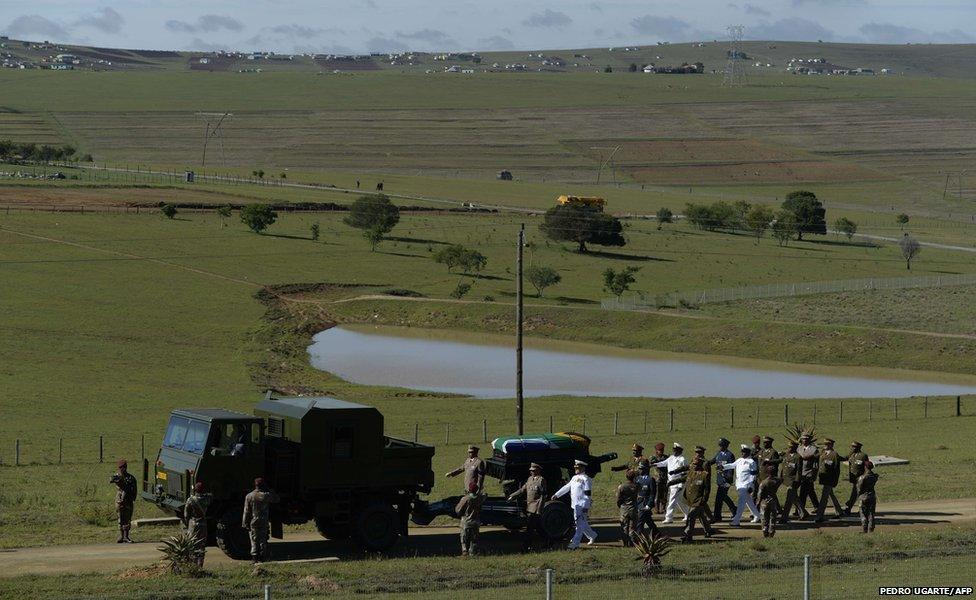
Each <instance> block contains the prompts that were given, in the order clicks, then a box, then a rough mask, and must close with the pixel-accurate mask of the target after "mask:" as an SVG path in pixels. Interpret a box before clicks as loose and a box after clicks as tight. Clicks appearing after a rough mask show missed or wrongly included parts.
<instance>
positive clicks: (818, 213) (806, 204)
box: [783, 190, 827, 240]
mask: <svg viewBox="0 0 976 600" xmlns="http://www.w3.org/2000/svg"><path fill="white" fill-rule="evenodd" d="M783 210H788V211H790V212H791V213H793V216H794V217H795V219H796V239H797V240H802V239H803V234H804V233H814V234H817V235H827V221H826V220H825V219H824V217H825V216H826V214H827V210H826V209H825V208H824V206H823V203H822V202H820V200H818V199H817V195H816V194H814V193H813V192H807V191H804V190H800V191H796V192H790V193H789V194H787V195H786V200H785V201H784V202H783Z"/></svg>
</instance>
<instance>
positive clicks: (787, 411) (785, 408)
mask: <svg viewBox="0 0 976 600" xmlns="http://www.w3.org/2000/svg"><path fill="white" fill-rule="evenodd" d="M783 424H784V425H789V424H790V405H789V404H784V405H783Z"/></svg>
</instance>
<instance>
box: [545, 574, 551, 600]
mask: <svg viewBox="0 0 976 600" xmlns="http://www.w3.org/2000/svg"><path fill="white" fill-rule="evenodd" d="M546 600H552V569H546Z"/></svg>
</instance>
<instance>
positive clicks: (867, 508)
mask: <svg viewBox="0 0 976 600" xmlns="http://www.w3.org/2000/svg"><path fill="white" fill-rule="evenodd" d="M877 483H878V476H877V474H875V472H874V463H872V462H871V461H870V460H865V461H864V473H863V474H862V475H861V476H860V477H858V478H857V499H858V501H859V502H860V503H861V530H862V531H863V532H864V533H867V532H869V531H874V511H875V509H877V508H878V496H877V495H876V494H875V493H874V488H875V486H876V485H877Z"/></svg>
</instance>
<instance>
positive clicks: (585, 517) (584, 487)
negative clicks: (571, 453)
mask: <svg viewBox="0 0 976 600" xmlns="http://www.w3.org/2000/svg"><path fill="white" fill-rule="evenodd" d="M573 470H574V471H576V474H575V475H573V478H572V479H570V480H569V483H567V484H566V485H564V486H563V487H561V488H559V490H558V491H557V492H556V493H555V494H553V495H552V499H553V500H555V499H556V498H559V497H561V496H565V495H566V494H569V505H570V506H571V507H572V508H573V517H574V518H575V520H576V533H574V534H573V540H572V541H571V542H570V543H569V549H570V550H575V549H576V548H579V545H580V542H581V541H582V540H583V536H584V535H585V536H586V539H587V540H588V541H587V542H586V543H587V545H592V544H593V542H595V541H596V532H595V531H593V528H592V527H590V506H592V505H593V480H592V479H590V476H589V475H587V474H586V463H585V462H583V461H581V460H577V461H575V462H574V463H573Z"/></svg>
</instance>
